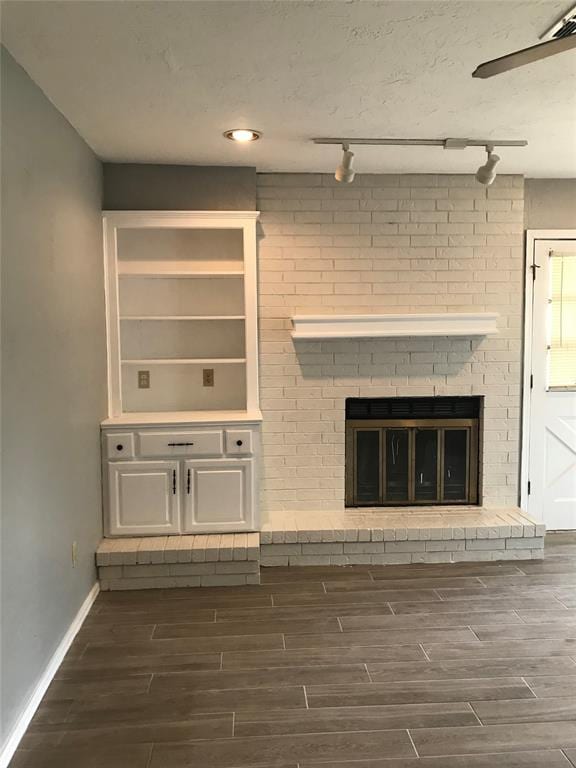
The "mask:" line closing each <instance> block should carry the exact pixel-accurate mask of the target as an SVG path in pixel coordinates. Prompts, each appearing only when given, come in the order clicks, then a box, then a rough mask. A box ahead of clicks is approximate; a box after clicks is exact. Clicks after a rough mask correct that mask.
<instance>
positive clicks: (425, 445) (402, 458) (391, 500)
mask: <svg viewBox="0 0 576 768" xmlns="http://www.w3.org/2000/svg"><path fill="white" fill-rule="evenodd" d="M481 413H482V398H481V397H406V398H349V399H348V400H346V506H348V507H360V506H371V507H373V506H382V507H386V506H403V505H404V506H406V505H410V506H412V505H414V506H429V505H438V504H442V505H449V504H455V505H456V504H478V503H479V467H480V460H479V458H480V437H479V436H480V420H481Z"/></svg>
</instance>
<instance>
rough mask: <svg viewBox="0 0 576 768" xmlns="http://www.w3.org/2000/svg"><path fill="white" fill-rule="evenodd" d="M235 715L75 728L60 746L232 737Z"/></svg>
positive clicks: (67, 734) (200, 716) (64, 736)
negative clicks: (168, 721) (181, 720)
mask: <svg viewBox="0 0 576 768" xmlns="http://www.w3.org/2000/svg"><path fill="white" fill-rule="evenodd" d="M233 720H234V715H233V714H232V713H231V712H230V713H228V714H218V715H215V714H214V715H196V716H195V717H193V718H190V719H189V720H186V721H184V722H170V723H143V724H140V723H138V724H135V725H122V726H117V725H113V726H110V727H106V728H91V727H89V728H82V727H79V728H74V729H70V727H69V728H68V730H67V731H66V732H65V733H64V734H63V737H62V742H61V746H63V747H84V746H89V745H94V746H97V745H98V744H108V745H111V744H141V743H147V744H150V743H155V744H156V743H161V742H173V741H197V740H199V739H222V738H231V737H232V733H233Z"/></svg>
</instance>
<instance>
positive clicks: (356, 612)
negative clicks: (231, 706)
mask: <svg viewBox="0 0 576 768" xmlns="http://www.w3.org/2000/svg"><path fill="white" fill-rule="evenodd" d="M564 610H566V609H564ZM391 614H392V609H391V608H390V606H389V605H388V603H375V604H372V605H354V604H351V605H350V604H347V603H346V604H344V605H342V604H337V605H313V606H305V605H295V606H289V607H282V608H279V607H278V606H274V607H272V608H237V609H232V610H226V611H223V610H220V611H216V621H217V622H219V621H249V620H254V621H270V620H277V619H278V620H280V621H282V620H284V619H294V620H295V621H304V620H306V619H330V618H334V617H340V616H389V615H391Z"/></svg>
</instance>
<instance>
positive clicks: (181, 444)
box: [168, 443, 194, 448]
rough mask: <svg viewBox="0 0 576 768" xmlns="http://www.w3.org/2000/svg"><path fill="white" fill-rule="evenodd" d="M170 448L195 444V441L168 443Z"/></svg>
mask: <svg viewBox="0 0 576 768" xmlns="http://www.w3.org/2000/svg"><path fill="white" fill-rule="evenodd" d="M168 445H169V447H170V448H175V447H180V446H185V445H194V443H168Z"/></svg>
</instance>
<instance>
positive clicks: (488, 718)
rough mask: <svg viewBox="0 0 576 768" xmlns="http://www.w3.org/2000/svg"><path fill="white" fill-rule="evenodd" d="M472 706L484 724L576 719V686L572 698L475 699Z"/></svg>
mask: <svg viewBox="0 0 576 768" xmlns="http://www.w3.org/2000/svg"><path fill="white" fill-rule="evenodd" d="M472 706H473V708H474V711H475V712H476V714H477V715H478V717H479V718H480V720H481V721H482V723H483V724H484V725H498V724H502V723H547V722H551V721H555V720H559V721H561V722H562V721H567V720H576V686H574V687H573V690H572V698H557V699H552V698H551V699H530V700H529V701H474V702H472Z"/></svg>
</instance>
